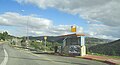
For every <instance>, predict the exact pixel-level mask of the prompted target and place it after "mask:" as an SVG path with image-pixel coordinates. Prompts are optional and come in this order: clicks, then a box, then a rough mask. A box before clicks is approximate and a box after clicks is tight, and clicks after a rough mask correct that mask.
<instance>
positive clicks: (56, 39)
mask: <svg viewBox="0 0 120 65" xmlns="http://www.w3.org/2000/svg"><path fill="white" fill-rule="evenodd" d="M29 39H30V40H44V36H39V37H32V36H30V37H29ZM63 40H64V37H58V36H47V41H48V42H58V43H62V42H63ZM85 42H86V44H90V45H91V44H93V45H95V44H103V43H108V42H111V40H108V39H99V38H93V37H86V38H85Z"/></svg>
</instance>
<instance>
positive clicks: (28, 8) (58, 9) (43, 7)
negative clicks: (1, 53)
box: [0, 0, 120, 39]
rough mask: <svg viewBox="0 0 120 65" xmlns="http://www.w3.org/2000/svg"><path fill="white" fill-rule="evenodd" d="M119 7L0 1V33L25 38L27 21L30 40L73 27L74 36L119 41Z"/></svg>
mask: <svg viewBox="0 0 120 65" xmlns="http://www.w3.org/2000/svg"><path fill="white" fill-rule="evenodd" d="M88 2H89V3H88ZM94 2H95V3H94ZM119 3H120V2H119V1H113V0H109V1H108V0H100V1H97V0H63V1H62V0H0V31H1V32H2V31H8V32H9V33H10V34H12V35H16V36H25V35H26V22H27V21H28V23H29V26H28V27H29V35H32V36H33V35H62V34H70V33H71V32H70V27H71V25H76V26H77V33H86V34H87V35H88V36H92V37H98V38H105V39H118V38H120V35H119V32H120V30H119V29H120V26H119V25H120V22H119V20H120V18H119V17H120V16H119V15H118V14H119V11H120V7H119V5H120V4H119ZM22 10H24V11H23V12H22ZM113 22H114V24H113ZM114 30H115V31H114ZM16 31H17V32H16ZM113 34H116V35H113Z"/></svg>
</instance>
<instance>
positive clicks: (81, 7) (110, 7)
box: [17, 0, 120, 26]
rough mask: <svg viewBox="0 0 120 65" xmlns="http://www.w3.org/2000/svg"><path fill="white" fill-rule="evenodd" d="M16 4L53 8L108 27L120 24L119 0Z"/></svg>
mask: <svg viewBox="0 0 120 65" xmlns="http://www.w3.org/2000/svg"><path fill="white" fill-rule="evenodd" d="M17 2H18V3H22V4H28V3H30V4H34V5H36V6H38V7H40V8H43V9H45V8H48V7H53V8H56V9H59V10H61V11H64V12H67V13H71V14H79V15H80V16H81V17H82V18H84V19H86V20H88V21H91V22H102V23H104V24H105V25H109V26H119V25H118V24H120V22H119V20H120V18H119V17H120V15H118V14H119V11H120V4H119V3H120V1H119V0H64V1H62V0H17ZM113 22H114V24H113Z"/></svg>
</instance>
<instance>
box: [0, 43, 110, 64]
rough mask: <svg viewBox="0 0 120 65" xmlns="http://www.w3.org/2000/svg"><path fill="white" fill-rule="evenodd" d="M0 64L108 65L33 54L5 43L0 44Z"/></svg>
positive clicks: (78, 59) (71, 58)
mask: <svg viewBox="0 0 120 65" xmlns="http://www.w3.org/2000/svg"><path fill="white" fill-rule="evenodd" d="M0 65H109V64H106V63H102V62H98V61H93V60H86V59H80V58H74V57H63V56H55V55H47V54H33V53H31V52H29V51H25V50H21V49H15V48H13V47H10V46H9V45H8V44H7V43H4V44H0Z"/></svg>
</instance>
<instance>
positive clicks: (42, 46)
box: [30, 41, 60, 51]
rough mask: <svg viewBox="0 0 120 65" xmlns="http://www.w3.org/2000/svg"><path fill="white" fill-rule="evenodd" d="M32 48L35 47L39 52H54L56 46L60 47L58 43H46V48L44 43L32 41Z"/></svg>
mask: <svg viewBox="0 0 120 65" xmlns="http://www.w3.org/2000/svg"><path fill="white" fill-rule="evenodd" d="M30 46H31V47H34V48H35V49H37V50H45V49H46V50H47V51H53V50H54V46H60V44H59V43H57V42H54V43H52V42H46V48H45V44H44V42H36V41H32V42H31V43H30Z"/></svg>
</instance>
